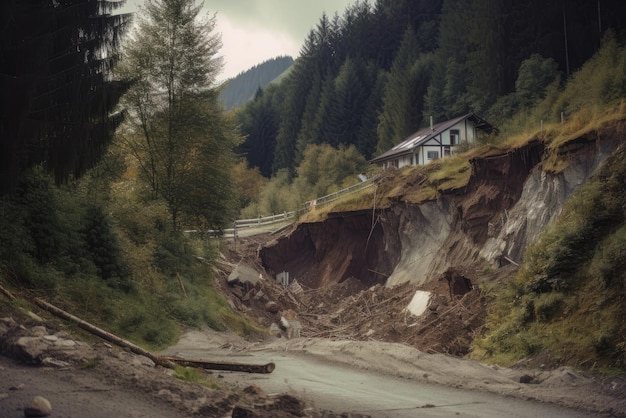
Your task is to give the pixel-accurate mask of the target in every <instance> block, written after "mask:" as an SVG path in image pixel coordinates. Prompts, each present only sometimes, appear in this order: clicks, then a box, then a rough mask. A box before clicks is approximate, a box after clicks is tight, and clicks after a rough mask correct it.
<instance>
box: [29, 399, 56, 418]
mask: <svg viewBox="0 0 626 418" xmlns="http://www.w3.org/2000/svg"><path fill="white" fill-rule="evenodd" d="M51 413H52V405H51V404H50V401H49V400H47V399H46V398H44V397H43V396H35V397H34V398H33V400H32V402H31V404H30V405H28V406H26V407H25V408H24V416H25V417H47V416H48V415H50V414H51Z"/></svg>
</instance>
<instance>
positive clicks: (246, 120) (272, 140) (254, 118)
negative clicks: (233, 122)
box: [237, 85, 281, 178]
mask: <svg viewBox="0 0 626 418" xmlns="http://www.w3.org/2000/svg"><path fill="white" fill-rule="evenodd" d="M280 98H281V95H280V90H279V89H278V87H276V86H275V85H270V86H268V87H267V88H266V89H265V90H261V89H258V90H257V93H256V95H255V97H254V100H252V101H251V102H249V103H247V104H246V106H245V107H244V108H243V109H242V110H240V111H238V112H237V117H238V120H239V124H240V129H241V132H242V134H243V136H244V137H245V140H244V142H243V143H242V144H241V145H240V146H239V147H237V153H238V154H241V155H243V156H245V158H246V159H247V160H248V164H249V165H250V167H258V168H259V170H260V172H261V174H262V175H263V176H265V177H268V178H269V177H270V176H271V175H272V162H273V160H274V150H275V148H276V135H277V134H278V118H279V114H280Z"/></svg>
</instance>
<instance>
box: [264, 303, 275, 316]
mask: <svg viewBox="0 0 626 418" xmlns="http://www.w3.org/2000/svg"><path fill="white" fill-rule="evenodd" d="M265 310H266V311H268V312H270V313H273V314H275V313H278V305H277V304H276V302H273V301H270V302H267V303H266V304H265Z"/></svg>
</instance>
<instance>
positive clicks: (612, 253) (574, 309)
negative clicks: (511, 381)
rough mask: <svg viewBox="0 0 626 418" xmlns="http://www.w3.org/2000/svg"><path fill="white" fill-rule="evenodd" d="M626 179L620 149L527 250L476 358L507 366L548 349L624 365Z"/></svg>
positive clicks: (561, 358) (569, 357)
mask: <svg viewBox="0 0 626 418" xmlns="http://www.w3.org/2000/svg"><path fill="white" fill-rule="evenodd" d="M618 129H621V128H619V127H618ZM625 180H626V150H625V149H624V148H623V147H622V148H620V149H618V151H617V152H616V153H615V154H614V155H613V156H611V157H610V159H609V160H608V161H607V162H606V163H605V164H604V165H603V166H602V167H601V168H600V170H599V171H598V173H597V174H596V175H594V177H593V178H592V179H590V180H589V181H588V182H587V183H586V184H585V185H583V186H581V187H580V188H579V189H578V190H577V191H576V192H575V193H574V194H573V195H572V196H571V197H570V198H569V200H568V202H567V203H566V205H565V207H564V209H563V212H562V214H561V216H560V217H559V218H558V219H557V221H556V222H555V223H554V224H552V225H551V226H550V227H549V228H548V229H547V230H546V231H544V233H543V234H542V235H541V236H540V238H539V239H538V240H537V242H536V243H535V244H534V245H533V246H532V247H530V248H529V249H528V250H527V251H526V255H525V259H524V263H523V265H522V268H521V269H520V270H519V272H518V274H517V276H516V277H515V278H514V279H513V280H512V281H511V282H510V283H509V285H508V286H507V287H506V288H505V290H503V291H502V292H500V293H498V294H496V297H495V300H494V302H493V303H492V304H491V306H490V312H489V315H488V319H487V324H486V328H487V329H488V331H487V332H486V333H485V335H484V336H483V337H481V338H478V339H476V340H475V342H474V350H473V354H472V356H473V357H474V358H477V359H480V360H483V361H488V362H493V363H498V364H502V365H507V366H508V365H511V364H514V363H515V362H517V361H519V360H521V359H524V358H527V357H531V356H534V355H536V354H538V353H540V352H543V353H549V357H550V359H551V361H552V362H554V363H555V364H570V365H574V366H578V367H582V368H587V369H591V368H593V369H596V368H603V369H604V370H612V369H622V370H623V369H624V367H626V364H625V363H626V355H625V354H626V351H625V348H626V338H625V335H626V324H625V323H624V321H623V318H624V317H626V306H624V303H623V292H624V289H625V288H626V276H625V275H624V268H625V267H626V261H624V260H625V258H626V244H624V243H625V242H626V222H625V220H626V210H625V209H624V208H625V207H626V194H625V193H624V184H625Z"/></svg>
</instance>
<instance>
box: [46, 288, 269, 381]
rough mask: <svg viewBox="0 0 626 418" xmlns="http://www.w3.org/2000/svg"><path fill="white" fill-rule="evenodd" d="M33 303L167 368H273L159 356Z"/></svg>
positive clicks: (254, 370)
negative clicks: (176, 366) (175, 366)
mask: <svg viewBox="0 0 626 418" xmlns="http://www.w3.org/2000/svg"><path fill="white" fill-rule="evenodd" d="M34 302H35V304H37V305H38V306H39V307H41V308H42V309H45V310H46V311H48V312H50V313H51V314H53V315H55V316H58V317H59V318H63V319H66V320H68V321H71V322H74V323H75V324H77V325H78V326H79V327H80V328H82V329H84V330H85V331H88V332H90V333H92V334H94V335H97V336H98V337H100V338H103V339H105V340H107V341H109V342H112V343H114V344H116V345H118V346H120V347H124V348H128V349H129V350H130V351H131V352H133V353H135V354H139V355H142V356H145V357H148V358H149V359H150V360H152V361H153V362H154V363H155V364H157V365H159V366H163V367H167V368H170V369H171V368H173V367H174V365H176V364H177V365H180V366H185V367H201V368H203V369H212V370H228V371H241V372H247V373H265V374H266V373H272V372H273V371H274V369H275V367H276V366H275V364H274V363H267V364H260V365H259V364H240V363H224V362H215V361H208V360H195V359H186V358H182V357H176V356H160V355H158V354H154V353H151V352H150V351H148V350H145V349H143V348H141V347H139V346H138V345H135V344H133V343H131V342H130V341H127V340H125V339H123V338H120V337H118V336H117V335H115V334H111V333H110V332H108V331H105V330H103V329H102V328H98V327H96V326H95V325H92V324H90V323H89V322H87V321H84V320H82V319H80V318H79V317H77V316H74V315H72V314H70V313H68V312H65V311H64V310H63V309H60V308H57V307H56V306H54V305H52V304H50V303H48V302H46V301H45V300H43V299H40V298H35V299H34Z"/></svg>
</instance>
